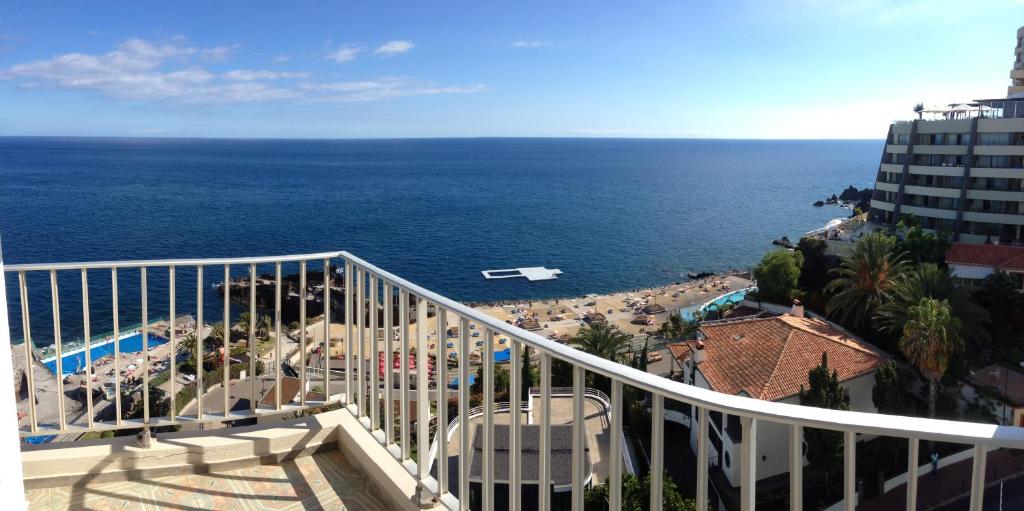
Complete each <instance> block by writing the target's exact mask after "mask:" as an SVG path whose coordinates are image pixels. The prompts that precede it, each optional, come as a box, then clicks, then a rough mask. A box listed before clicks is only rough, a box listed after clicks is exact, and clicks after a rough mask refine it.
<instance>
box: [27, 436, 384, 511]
mask: <svg viewBox="0 0 1024 511" xmlns="http://www.w3.org/2000/svg"><path fill="white" fill-rule="evenodd" d="M379 495H380V494H379V491H378V490H377V488H376V487H375V486H374V485H373V483H372V482H370V480H369V479H368V478H367V477H366V474H364V473H362V472H361V471H360V470H359V469H358V468H356V467H355V466H353V465H352V464H351V463H349V462H348V460H346V459H345V458H344V456H343V455H342V454H341V453H340V452H339V451H329V452H325V453H320V454H314V455H312V456H305V457H301V458H297V459H294V460H289V461H286V462H283V463H280V464H275V465H257V466H252V467H246V468H242V469H238V470H231V471H225V472H215V473H208V474H188V475H181V476H169V477H162V478H157V479H149V480H144V481H125V482H115V483H100V484H85V485H84V486H75V487H58V488H46V489H39V490H29V491H27V492H26V496H27V499H28V501H29V509H31V510H37V509H38V510H64V509H89V510H103V509H132V510H133V511H141V510H151V509H176V510H205V509H220V510H225V509H227V510H232V511H242V510H264V509H266V510H270V509H273V510H289V509H302V510H310V509H350V510H364V509H365V510H379V509H384V508H385V507H386V506H385V505H384V504H383V500H381V498H380V496H379Z"/></svg>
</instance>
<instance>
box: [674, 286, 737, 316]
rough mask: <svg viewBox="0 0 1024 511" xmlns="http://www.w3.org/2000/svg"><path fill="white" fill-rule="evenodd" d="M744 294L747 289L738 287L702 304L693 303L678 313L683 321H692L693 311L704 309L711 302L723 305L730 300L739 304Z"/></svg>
mask: <svg viewBox="0 0 1024 511" xmlns="http://www.w3.org/2000/svg"><path fill="white" fill-rule="evenodd" d="M746 296H747V290H746V289H740V290H738V291H733V292H731V293H726V294H724V295H722V296H719V297H718V298H715V299H714V300H712V301H711V302H710V303H707V304H703V305H694V306H693V307H686V308H684V309H680V311H679V314H680V315H681V316H682V317H683V320H685V321H692V320H693V313H695V312H697V311H698V310H706V309H707V308H708V307H710V306H711V304H716V305H724V304H725V303H727V302H732V303H735V304H739V303H740V302H742V301H743V299H744V298H745V297H746Z"/></svg>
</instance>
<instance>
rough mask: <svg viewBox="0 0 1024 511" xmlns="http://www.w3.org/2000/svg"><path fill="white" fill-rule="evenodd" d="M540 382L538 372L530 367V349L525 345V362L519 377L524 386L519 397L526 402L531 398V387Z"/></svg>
mask: <svg viewBox="0 0 1024 511" xmlns="http://www.w3.org/2000/svg"><path fill="white" fill-rule="evenodd" d="M538 380H540V377H539V375H538V374H537V370H536V369H534V367H533V366H532V365H530V347H529V346H525V345H524V346H523V362H522V367H521V372H520V376H519V381H520V383H521V384H522V386H521V390H520V393H519V397H520V398H521V399H524V400H525V399H526V398H527V397H529V395H530V387H532V386H534V385H535V384H536V383H537V381H538Z"/></svg>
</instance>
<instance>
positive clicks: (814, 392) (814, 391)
mask: <svg viewBox="0 0 1024 511" xmlns="http://www.w3.org/2000/svg"><path fill="white" fill-rule="evenodd" d="M807 383H808V388H806V389H805V388H804V386H803V385H800V404H801V405H803V406H816V407H818V408H829V409H832V410H848V409H849V408H850V396H849V394H848V393H847V392H846V389H844V388H843V386H842V384H840V383H839V373H837V372H836V371H835V370H834V369H833V370H832V371H829V368H828V353H827V352H822V353H821V364H820V365H818V366H817V367H814V368H813V369H811V370H810V371H808V372H807ZM804 440H805V441H806V442H807V461H808V462H810V463H811V465H813V466H815V467H818V468H819V469H821V470H822V472H823V473H824V475H825V485H826V486H828V485H829V480H830V475H831V474H832V473H833V472H835V471H836V470H837V469H838V467H839V465H840V464H841V462H842V459H843V434H842V433H841V432H839V431H829V430H825V429H817V428H806V429H804Z"/></svg>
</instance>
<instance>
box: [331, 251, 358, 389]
mask: <svg viewBox="0 0 1024 511" xmlns="http://www.w3.org/2000/svg"><path fill="white" fill-rule="evenodd" d="M353 271H355V270H354V266H353V264H352V263H351V262H349V261H345V284H344V285H345V303H344V306H345V355H344V356H345V407H346V408H352V406H353V404H354V403H355V401H353V400H352V399H353V398H352V396H353V393H352V385H354V384H355V381H354V378H353V377H352V356H353V355H354V354H355V329H354V326H355V325H354V323H355V319H356V312H355V307H354V305H355V304H354V303H353V300H355V294H354V293H353V292H352V285H353V284H352V283H353V278H352V277H353V274H352V272H353ZM325 320H326V318H325ZM324 357H326V358H325V359H324V371H325V372H324V374H326V375H327V376H326V378H328V381H330V374H329V373H330V371H329V368H330V366H331V350H330V346H329V345H328V342H327V340H326V339H324Z"/></svg>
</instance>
